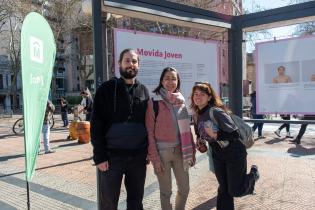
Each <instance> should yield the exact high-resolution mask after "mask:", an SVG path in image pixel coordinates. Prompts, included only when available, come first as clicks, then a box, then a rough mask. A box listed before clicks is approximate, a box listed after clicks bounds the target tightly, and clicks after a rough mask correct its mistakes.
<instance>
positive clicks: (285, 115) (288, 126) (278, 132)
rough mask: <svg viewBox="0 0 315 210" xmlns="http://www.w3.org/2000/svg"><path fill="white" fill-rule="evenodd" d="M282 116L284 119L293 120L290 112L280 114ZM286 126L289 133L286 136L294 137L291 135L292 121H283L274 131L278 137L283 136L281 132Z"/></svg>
mask: <svg viewBox="0 0 315 210" xmlns="http://www.w3.org/2000/svg"><path fill="white" fill-rule="evenodd" d="M280 117H281V118H282V119H283V120H291V116H290V115H289V114H283V115H280ZM283 128H285V129H286V131H287V134H286V136H285V137H286V138H293V136H291V134H290V123H283V124H282V125H281V126H280V127H279V128H278V129H277V130H276V131H275V132H274V133H275V134H276V135H277V136H278V137H281V135H280V133H281V130H282V129H283Z"/></svg>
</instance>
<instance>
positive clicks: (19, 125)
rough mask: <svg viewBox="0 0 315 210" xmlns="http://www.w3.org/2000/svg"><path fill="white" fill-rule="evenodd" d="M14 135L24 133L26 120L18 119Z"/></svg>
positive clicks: (14, 126)
mask: <svg viewBox="0 0 315 210" xmlns="http://www.w3.org/2000/svg"><path fill="white" fill-rule="evenodd" d="M12 130H13V133H15V134H17V135H21V134H23V133H24V120H23V118H20V119H18V120H17V121H16V122H15V123H14V125H13V129H12Z"/></svg>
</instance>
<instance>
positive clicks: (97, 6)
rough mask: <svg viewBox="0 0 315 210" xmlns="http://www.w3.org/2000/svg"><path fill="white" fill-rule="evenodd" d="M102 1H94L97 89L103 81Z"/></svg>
mask: <svg viewBox="0 0 315 210" xmlns="http://www.w3.org/2000/svg"><path fill="white" fill-rule="evenodd" d="M102 3H103V1H101V0H98V1H92V16H93V54H94V70H95V83H96V84H95V90H96V89H97V88H98V87H99V86H100V85H101V84H102V83H103V49H102V48H103V36H102V35H103V33H102V32H103V30H102Z"/></svg>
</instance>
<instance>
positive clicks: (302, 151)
mask: <svg viewBox="0 0 315 210" xmlns="http://www.w3.org/2000/svg"><path fill="white" fill-rule="evenodd" d="M288 153H290V154H291V156H292V157H300V156H307V155H315V148H305V147H303V146H301V145H296V147H292V148H289V149H288Z"/></svg>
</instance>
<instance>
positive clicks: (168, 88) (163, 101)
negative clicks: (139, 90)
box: [146, 67, 196, 210]
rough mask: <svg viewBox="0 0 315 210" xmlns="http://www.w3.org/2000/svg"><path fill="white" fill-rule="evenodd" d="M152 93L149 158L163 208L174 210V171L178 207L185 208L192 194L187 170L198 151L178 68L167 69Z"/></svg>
mask: <svg viewBox="0 0 315 210" xmlns="http://www.w3.org/2000/svg"><path fill="white" fill-rule="evenodd" d="M153 92H154V93H155V96H154V97H153V98H152V100H150V101H149V103H148V108H147V112H146V128H147V131H148V137H149V150H148V157H149V160H150V161H151V163H152V164H153V167H154V172H155V174H156V176H157V178H158V181H159V186H160V201H161V209H162V210H171V209H172V204H171V195H172V176H171V175H172V174H171V173H172V170H173V173H174V175H175V179H176V184H177V189H178V191H177V195H176V200H175V209H177V210H185V205H186V201H187V197H188V193H189V173H188V172H189V171H188V170H189V168H190V167H192V166H194V165H195V160H196V158H195V153H196V151H195V144H194V141H193V138H192V133H191V130H190V119H189V116H188V110H187V108H186V105H185V99H184V96H183V95H182V94H181V92H180V78H179V74H178V72H177V70H176V69H175V68H171V67H167V68H165V69H164V70H163V71H162V74H161V76H160V83H159V85H158V86H157V87H156V88H155V90H154V91H153ZM153 101H154V102H153ZM153 103H156V105H155V106H156V107H157V108H158V109H157V110H154V105H153ZM155 112H158V113H155Z"/></svg>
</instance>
